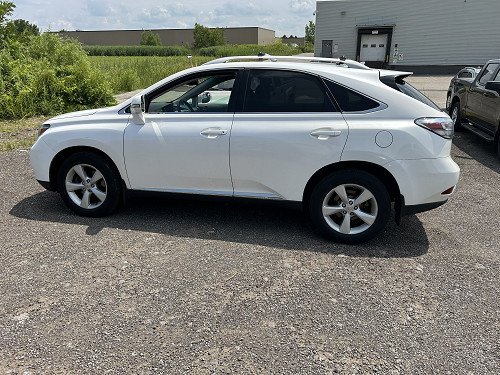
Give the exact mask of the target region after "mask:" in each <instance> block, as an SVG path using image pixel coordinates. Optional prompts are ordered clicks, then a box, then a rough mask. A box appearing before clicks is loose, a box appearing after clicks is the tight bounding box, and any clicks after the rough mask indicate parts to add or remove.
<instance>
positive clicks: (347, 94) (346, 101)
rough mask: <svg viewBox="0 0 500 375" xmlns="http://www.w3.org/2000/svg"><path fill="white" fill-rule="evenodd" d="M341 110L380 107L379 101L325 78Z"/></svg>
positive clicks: (352, 110) (359, 110)
mask: <svg viewBox="0 0 500 375" xmlns="http://www.w3.org/2000/svg"><path fill="white" fill-rule="evenodd" d="M325 83H326V85H327V87H328V89H329V90H330V93H331V94H332V95H333V97H334V98H335V100H336V102H337V104H338V105H339V107H340V109H341V110H342V112H364V111H370V110H373V109H375V108H378V107H380V103H378V102H376V101H375V100H373V99H370V98H368V97H366V96H364V95H362V94H360V93H358V92H356V91H353V90H351V89H348V88H347V87H345V86H342V85H339V84H337V83H334V82H331V81H327V80H325Z"/></svg>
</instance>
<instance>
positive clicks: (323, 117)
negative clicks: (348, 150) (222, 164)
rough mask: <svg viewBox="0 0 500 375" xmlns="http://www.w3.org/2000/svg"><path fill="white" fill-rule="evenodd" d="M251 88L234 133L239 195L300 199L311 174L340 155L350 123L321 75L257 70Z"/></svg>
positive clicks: (234, 169) (234, 166) (234, 174)
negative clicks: (337, 106) (335, 104)
mask: <svg viewBox="0 0 500 375" xmlns="http://www.w3.org/2000/svg"><path fill="white" fill-rule="evenodd" d="M246 87H247V89H246V93H245V102H244V106H243V110H242V112H241V113H240V112H237V113H236V114H235V118H234V123H233V129H232V133H231V174H232V178H233V185H234V195H235V196H244V197H260V198H270V199H286V200H293V201H301V200H302V194H303V192H304V188H305V185H306V183H307V181H308V180H309V178H310V177H311V176H312V175H313V174H314V173H315V172H316V171H317V170H319V169H321V168H322V167H324V166H325V165H329V164H332V163H335V162H338V161H339V160H340V157H341V154H342V151H343V149H344V146H345V143H346V140H347V135H348V128H347V123H346V121H345V120H344V118H343V117H342V114H341V113H340V112H339V111H338V110H336V109H335V107H334V106H333V104H332V102H331V101H330V98H329V97H328V95H327V93H326V90H325V87H324V85H323V83H322V82H321V81H320V80H319V79H318V78H317V77H316V76H312V75H309V74H306V73H300V72H291V71H280V70H268V69H254V70H251V71H250V72H249V77H248V84H247V86H246Z"/></svg>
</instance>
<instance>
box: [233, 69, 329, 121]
mask: <svg viewBox="0 0 500 375" xmlns="http://www.w3.org/2000/svg"><path fill="white" fill-rule="evenodd" d="M243 111H244V112H335V111H336V110H335V108H334V107H333V104H332V102H331V101H330V98H329V97H328V95H327V93H326V90H325V87H324V85H323V84H322V82H321V81H320V80H319V79H318V78H317V77H315V76H312V75H309V74H305V73H300V72H288V71H279V70H252V71H251V72H250V74H249V77H248V82H247V88H246V95H245V105H244V109H243Z"/></svg>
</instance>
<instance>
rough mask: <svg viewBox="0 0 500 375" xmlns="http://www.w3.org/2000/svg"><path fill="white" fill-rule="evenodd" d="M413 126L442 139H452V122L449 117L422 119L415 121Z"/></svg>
mask: <svg viewBox="0 0 500 375" xmlns="http://www.w3.org/2000/svg"><path fill="white" fill-rule="evenodd" d="M415 124H417V125H418V126H421V127H422V128H425V129H427V130H430V131H431V132H433V133H436V134H437V135H440V136H441V137H443V138H446V139H451V138H453V134H454V129H453V121H452V120H451V119H450V118H449V117H423V118H418V119H416V120H415Z"/></svg>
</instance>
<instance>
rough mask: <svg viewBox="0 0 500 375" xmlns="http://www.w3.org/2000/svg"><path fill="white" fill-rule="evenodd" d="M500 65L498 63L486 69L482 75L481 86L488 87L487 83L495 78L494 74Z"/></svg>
mask: <svg viewBox="0 0 500 375" xmlns="http://www.w3.org/2000/svg"><path fill="white" fill-rule="evenodd" d="M499 65H500V64H498V63H495V64H488V66H487V67H486V68H485V69H484V72H483V74H481V78H479V83H480V84H481V85H486V82H488V81H491V78H492V77H493V74H494V73H495V71H496V70H497V68H498V66H499Z"/></svg>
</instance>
